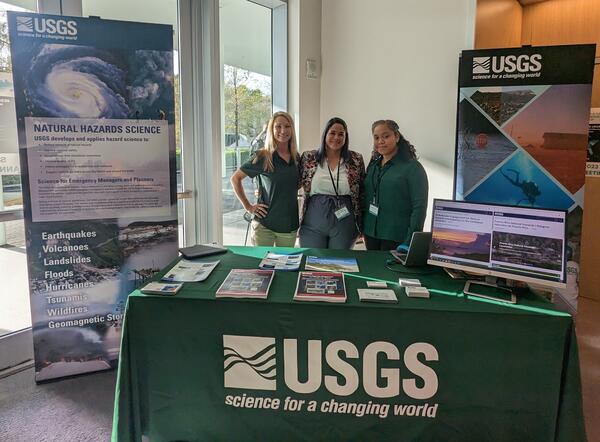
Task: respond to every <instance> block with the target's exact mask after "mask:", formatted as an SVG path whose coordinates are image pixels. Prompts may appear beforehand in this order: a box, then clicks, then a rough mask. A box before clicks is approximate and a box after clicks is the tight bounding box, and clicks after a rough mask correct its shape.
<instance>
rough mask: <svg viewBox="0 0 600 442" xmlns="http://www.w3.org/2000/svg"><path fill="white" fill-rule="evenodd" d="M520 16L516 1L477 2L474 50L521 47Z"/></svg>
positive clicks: (484, 0) (492, 0) (488, 0)
mask: <svg viewBox="0 0 600 442" xmlns="http://www.w3.org/2000/svg"><path fill="white" fill-rule="evenodd" d="M522 14H523V8H522V7H521V5H520V4H519V2H518V1H517V0H477V17H476V22H475V49H493V48H509V47H518V46H521V21H522Z"/></svg>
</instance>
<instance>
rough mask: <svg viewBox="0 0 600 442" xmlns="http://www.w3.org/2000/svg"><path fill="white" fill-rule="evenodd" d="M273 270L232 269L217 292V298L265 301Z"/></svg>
mask: <svg viewBox="0 0 600 442" xmlns="http://www.w3.org/2000/svg"><path fill="white" fill-rule="evenodd" d="M274 273H275V272H274V271H273V270H258V269H232V270H231V271H230V272H229V275H227V278H225V281H223V284H221V287H219V289H218V290H217V298H254V299H267V296H268V295H269V287H270V286H271V281H273V275H274Z"/></svg>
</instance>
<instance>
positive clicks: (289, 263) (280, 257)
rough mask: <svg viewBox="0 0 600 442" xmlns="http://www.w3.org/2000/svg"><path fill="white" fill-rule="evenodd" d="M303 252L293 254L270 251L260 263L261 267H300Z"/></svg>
mask: <svg viewBox="0 0 600 442" xmlns="http://www.w3.org/2000/svg"><path fill="white" fill-rule="evenodd" d="M301 261H302V253H294V254H291V255H287V254H282V253H274V252H269V253H267V256H265V257H264V258H263V260H262V261H261V262H260V264H259V265H258V267H259V268H261V269H266V270H268V269H271V270H287V271H294V270H299V269H300V262H301Z"/></svg>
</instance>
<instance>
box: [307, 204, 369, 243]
mask: <svg viewBox="0 0 600 442" xmlns="http://www.w3.org/2000/svg"><path fill="white" fill-rule="evenodd" d="M339 201H340V203H342V204H344V205H345V206H346V208H347V209H348V211H349V212H350V215H349V216H347V217H345V218H344V219H341V220H338V219H337V218H336V217H335V210H336V208H337V198H336V197H335V196H332V195H313V196H311V197H309V198H308V200H307V201H306V202H305V204H308V206H307V208H306V213H305V214H304V219H303V220H302V225H301V226H300V230H299V234H300V247H309V248H313V247H314V248H321V249H351V248H352V246H353V245H354V241H355V240H356V237H357V236H358V229H357V228H356V219H355V218H354V210H353V209H352V200H351V198H350V196H349V195H344V196H340V197H339Z"/></svg>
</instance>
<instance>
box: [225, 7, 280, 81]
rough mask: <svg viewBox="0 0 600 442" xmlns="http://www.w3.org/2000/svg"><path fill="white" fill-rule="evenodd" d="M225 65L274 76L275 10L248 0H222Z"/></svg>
mask: <svg viewBox="0 0 600 442" xmlns="http://www.w3.org/2000/svg"><path fill="white" fill-rule="evenodd" d="M219 15H220V18H221V47H222V49H223V52H222V57H223V63H225V64H228V65H230V66H237V67H241V68H244V69H248V70H249V71H251V72H257V73H259V74H262V75H267V76H269V77H270V76H271V10H270V9H268V8H265V7H264V6H260V5H258V4H256V3H253V2H250V1H248V0H221V1H220V2H219Z"/></svg>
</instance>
